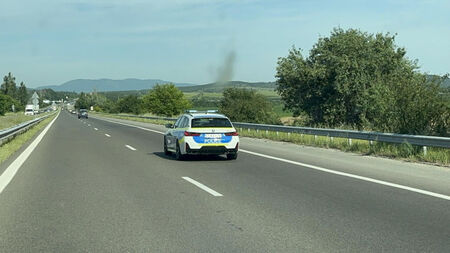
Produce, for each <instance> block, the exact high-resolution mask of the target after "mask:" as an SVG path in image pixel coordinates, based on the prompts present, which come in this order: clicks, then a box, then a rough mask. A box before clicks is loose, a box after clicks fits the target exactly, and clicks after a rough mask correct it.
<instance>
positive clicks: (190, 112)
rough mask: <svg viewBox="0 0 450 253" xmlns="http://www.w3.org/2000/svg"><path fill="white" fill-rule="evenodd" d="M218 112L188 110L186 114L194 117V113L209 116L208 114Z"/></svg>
mask: <svg viewBox="0 0 450 253" xmlns="http://www.w3.org/2000/svg"><path fill="white" fill-rule="evenodd" d="M217 112H218V110H206V111H197V110H186V113H188V114H190V115H192V114H193V113H205V114H208V113H217Z"/></svg>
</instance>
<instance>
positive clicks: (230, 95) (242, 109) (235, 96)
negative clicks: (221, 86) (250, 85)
mask: <svg viewBox="0 0 450 253" xmlns="http://www.w3.org/2000/svg"><path fill="white" fill-rule="evenodd" d="M219 108H220V112H221V113H223V114H225V115H227V116H228V117H229V118H230V120H231V121H238V122H253V123H266V124H280V120H279V119H278V117H277V116H276V114H275V113H274V112H273V111H272V104H271V103H270V102H269V101H268V100H267V98H266V97H264V96H263V95H261V94H259V93H257V92H256V91H254V90H249V89H243V88H227V89H225V90H224V91H223V98H222V100H221V101H220V105H219Z"/></svg>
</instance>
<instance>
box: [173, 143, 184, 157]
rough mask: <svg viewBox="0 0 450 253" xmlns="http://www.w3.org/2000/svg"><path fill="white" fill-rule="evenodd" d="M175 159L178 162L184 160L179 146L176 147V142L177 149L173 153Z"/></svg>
mask: <svg viewBox="0 0 450 253" xmlns="http://www.w3.org/2000/svg"><path fill="white" fill-rule="evenodd" d="M175 159H177V160H179V161H182V160H183V159H184V155H182V154H181V150H180V145H178V141H177V149H176V152H175Z"/></svg>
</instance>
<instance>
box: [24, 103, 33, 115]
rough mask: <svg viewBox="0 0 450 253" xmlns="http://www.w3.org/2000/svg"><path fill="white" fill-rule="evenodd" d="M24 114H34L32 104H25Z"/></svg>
mask: <svg viewBox="0 0 450 253" xmlns="http://www.w3.org/2000/svg"><path fill="white" fill-rule="evenodd" d="M25 115H34V105H26V106H25Z"/></svg>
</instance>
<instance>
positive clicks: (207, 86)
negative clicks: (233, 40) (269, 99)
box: [179, 81, 275, 92]
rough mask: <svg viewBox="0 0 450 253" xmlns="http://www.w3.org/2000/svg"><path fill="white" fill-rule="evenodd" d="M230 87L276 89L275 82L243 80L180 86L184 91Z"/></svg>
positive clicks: (210, 90)
mask: <svg viewBox="0 0 450 253" xmlns="http://www.w3.org/2000/svg"><path fill="white" fill-rule="evenodd" d="M229 87H237V88H249V89H252V88H253V89H259V90H261V89H267V90H273V89H275V82H256V83H249V82H242V81H231V82H226V83H209V84H203V85H194V86H183V87H179V88H180V90H181V91H183V92H200V91H203V92H222V91H223V89H225V88H229Z"/></svg>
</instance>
